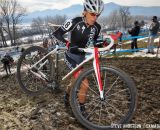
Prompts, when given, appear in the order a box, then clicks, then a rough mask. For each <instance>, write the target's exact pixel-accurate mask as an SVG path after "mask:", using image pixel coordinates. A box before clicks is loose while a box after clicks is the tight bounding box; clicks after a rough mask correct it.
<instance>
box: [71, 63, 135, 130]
mask: <svg viewBox="0 0 160 130" xmlns="http://www.w3.org/2000/svg"><path fill="white" fill-rule="evenodd" d="M100 71H101V79H102V84H103V90H104V97H105V98H104V99H103V100H102V99H100V94H99V90H98V84H97V80H96V75H95V72H94V69H93V68H90V69H87V70H86V71H85V72H83V73H82V74H81V75H80V76H79V77H78V79H77V81H76V82H75V86H74V87H73V89H72V91H71V97H70V104H71V108H72V110H73V113H74V115H75V117H76V118H77V119H78V121H79V122H80V123H81V124H82V125H84V126H85V127H87V128H88V129H91V130H108V129H111V128H112V124H124V123H127V122H128V121H129V120H130V119H131V118H132V116H133V114H134V111H135V108H136V100H137V91H136V88H135V85H134V83H133V81H132V80H131V79H130V78H129V76H128V75H127V74H126V73H124V72H123V71H121V70H120V69H118V68H115V67H112V66H110V67H100ZM86 80H87V84H86V86H88V90H87V93H86V94H85V102H84V104H83V111H82V109H81V106H82V104H81V105H80V103H79V99H80V96H84V94H82V93H81V92H80V90H81V85H82V84H84V81H86Z"/></svg>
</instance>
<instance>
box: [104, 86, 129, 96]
mask: <svg viewBox="0 0 160 130" xmlns="http://www.w3.org/2000/svg"><path fill="white" fill-rule="evenodd" d="M127 89H128V88H127ZM127 89H123V90H121V91H118V92H116V93H113V94H110V95H108V96H106V97H107V98H109V97H110V96H113V95H116V94H118V93H121V92H124V91H126V90H127Z"/></svg>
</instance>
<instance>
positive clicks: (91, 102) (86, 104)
mask: <svg viewBox="0 0 160 130" xmlns="http://www.w3.org/2000/svg"><path fill="white" fill-rule="evenodd" d="M97 99H98V98H97ZM97 99H95V100H94V99H92V100H91V101H89V102H88V103H85V106H88V105H90V104H93V103H94V102H97V101H98V100H97Z"/></svg>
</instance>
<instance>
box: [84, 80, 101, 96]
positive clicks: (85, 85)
mask: <svg viewBox="0 0 160 130" xmlns="http://www.w3.org/2000/svg"><path fill="white" fill-rule="evenodd" d="M82 84H83V85H85V86H87V87H88V88H89V89H90V90H91V91H92V92H93V93H95V94H96V95H97V96H99V94H98V93H96V91H94V90H93V89H92V88H91V87H90V86H89V85H87V84H86V83H84V82H83V81H82Z"/></svg>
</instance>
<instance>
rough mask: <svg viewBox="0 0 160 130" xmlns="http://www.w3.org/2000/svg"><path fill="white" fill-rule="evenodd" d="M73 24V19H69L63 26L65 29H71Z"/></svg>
mask: <svg viewBox="0 0 160 130" xmlns="http://www.w3.org/2000/svg"><path fill="white" fill-rule="evenodd" d="M71 26H72V20H71V19H70V20H67V21H66V22H65V23H64V24H63V25H62V27H63V28H64V29H65V30H69V29H70V28H71Z"/></svg>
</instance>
